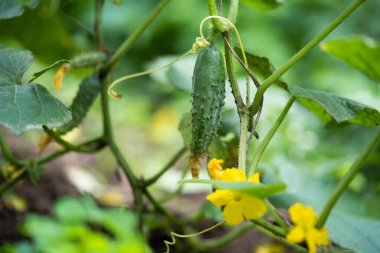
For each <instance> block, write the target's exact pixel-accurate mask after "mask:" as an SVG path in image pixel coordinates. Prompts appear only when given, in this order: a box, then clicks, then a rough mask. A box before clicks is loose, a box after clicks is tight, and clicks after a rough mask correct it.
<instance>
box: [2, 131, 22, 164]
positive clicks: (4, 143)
mask: <svg viewBox="0 0 380 253" xmlns="http://www.w3.org/2000/svg"><path fill="white" fill-rule="evenodd" d="M0 147H1V150H2V152H3V155H4V158H6V159H7V160H8V162H10V163H11V164H13V165H15V166H17V167H24V166H25V164H24V163H23V162H22V161H19V160H18V159H17V158H16V157H15V156H14V155H13V153H12V151H11V149H10V148H9V146H8V143H7V141H6V139H5V137H4V134H3V130H2V129H0Z"/></svg>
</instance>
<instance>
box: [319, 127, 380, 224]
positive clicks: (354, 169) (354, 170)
mask: <svg viewBox="0 0 380 253" xmlns="http://www.w3.org/2000/svg"><path fill="white" fill-rule="evenodd" d="M379 142H380V128H379V129H378V131H377V133H376V134H375V137H374V138H373V139H372V141H371V142H370V143H369V145H368V146H367V148H366V149H365V150H364V152H363V153H362V154H361V155H360V156H359V157H358V158H357V159H356V161H355V163H354V164H353V165H352V166H351V168H350V170H349V171H348V172H347V173H346V175H345V176H344V177H343V179H342V181H340V183H339V184H338V186H337V187H336V189H335V191H334V193H333V194H332V195H331V197H330V199H329V201H328V202H327V203H326V205H325V206H324V208H323V211H322V213H321V215H320V216H319V219H318V221H317V224H316V228H321V227H323V226H324V225H325V223H326V221H327V219H328V217H329V215H330V213H331V211H332V209H333V208H334V206H335V204H336V203H337V202H338V199H339V197H340V196H341V195H342V194H343V192H344V191H345V190H346V189H347V187H348V186H349V184H350V183H351V182H352V180H353V179H354V178H355V176H356V175H357V174H358V173H359V172H360V170H361V169H362V168H363V164H364V162H365V160H366V159H367V157H368V156H369V154H370V153H371V151H372V150H373V149H374V148H375V147H376V145H377V144H378V143H379Z"/></svg>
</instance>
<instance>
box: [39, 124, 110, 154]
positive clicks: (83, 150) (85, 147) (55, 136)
mask: <svg viewBox="0 0 380 253" xmlns="http://www.w3.org/2000/svg"><path fill="white" fill-rule="evenodd" d="M42 128H43V129H44V131H45V132H46V133H47V134H48V135H49V136H51V137H52V138H53V139H54V140H55V141H56V142H57V143H58V144H60V145H62V146H63V147H64V148H65V149H68V150H72V151H76V152H79V153H93V152H94V151H96V150H97V149H98V148H99V147H98V146H96V147H95V148H94V147H91V146H88V145H78V146H76V145H73V144H71V143H69V142H67V141H65V140H64V139H62V137H61V136H60V135H59V134H57V133H56V132H54V131H53V130H51V129H49V128H48V127H47V126H42ZM98 142H99V144H100V146H104V145H105V144H104V143H102V144H101V143H100V142H101V139H100V138H99V139H98Z"/></svg>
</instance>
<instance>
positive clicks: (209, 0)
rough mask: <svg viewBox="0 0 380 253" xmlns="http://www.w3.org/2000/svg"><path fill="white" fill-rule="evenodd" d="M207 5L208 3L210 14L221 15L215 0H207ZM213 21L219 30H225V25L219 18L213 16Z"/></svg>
mask: <svg viewBox="0 0 380 253" xmlns="http://www.w3.org/2000/svg"><path fill="white" fill-rule="evenodd" d="M207 5H208V13H209V14H210V16H219V13H218V10H217V8H216V4H215V0H207ZM211 21H212V24H213V25H214V27H215V28H216V30H217V31H218V32H224V28H223V25H222V24H221V22H220V20H219V19H217V18H213V19H211Z"/></svg>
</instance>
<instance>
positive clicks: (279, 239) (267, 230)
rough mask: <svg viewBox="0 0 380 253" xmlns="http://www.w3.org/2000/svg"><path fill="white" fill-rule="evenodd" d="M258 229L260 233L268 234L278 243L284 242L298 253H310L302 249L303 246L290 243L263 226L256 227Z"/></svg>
mask: <svg viewBox="0 0 380 253" xmlns="http://www.w3.org/2000/svg"><path fill="white" fill-rule="evenodd" d="M256 229H257V230H259V231H261V232H263V233H264V234H266V235H268V236H271V237H273V238H275V239H276V240H277V241H279V242H282V243H284V244H286V245H288V246H289V247H291V248H293V249H295V250H296V251H298V252H302V253H307V252H308V251H307V249H305V248H304V247H302V246H300V245H298V244H295V243H292V242H289V241H288V240H286V239H285V238H284V237H282V236H278V235H276V234H274V233H273V232H272V231H270V230H269V229H267V228H265V227H262V226H260V225H258V226H257V227H256Z"/></svg>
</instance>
